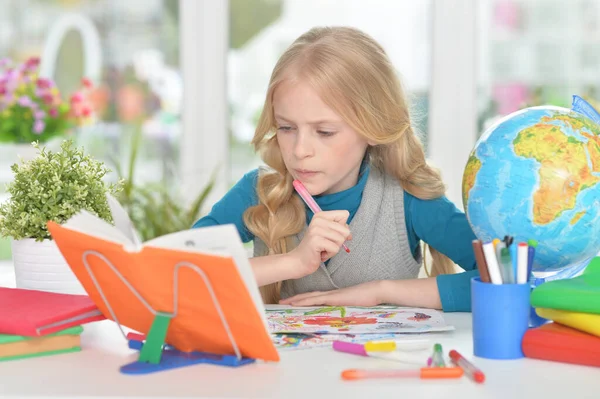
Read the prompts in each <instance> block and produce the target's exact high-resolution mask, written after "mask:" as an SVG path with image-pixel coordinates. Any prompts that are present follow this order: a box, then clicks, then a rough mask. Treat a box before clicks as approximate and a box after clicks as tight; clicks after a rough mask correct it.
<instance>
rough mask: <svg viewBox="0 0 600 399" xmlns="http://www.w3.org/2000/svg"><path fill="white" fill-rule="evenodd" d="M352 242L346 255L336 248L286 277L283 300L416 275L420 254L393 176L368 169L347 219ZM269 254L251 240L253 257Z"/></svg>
mask: <svg viewBox="0 0 600 399" xmlns="http://www.w3.org/2000/svg"><path fill="white" fill-rule="evenodd" d="M305 231H306V226H305V227H304V230H303V231H301V232H300V233H298V234H297V235H296V236H295V237H293V244H294V247H295V246H297V245H298V243H299V242H300V241H301V240H302V237H304V232H305ZM350 231H351V232H352V240H351V241H348V242H347V243H346V245H347V246H348V248H349V249H350V253H349V254H348V253H346V252H345V251H344V250H340V252H338V253H337V254H336V255H335V256H334V257H333V258H331V259H330V260H329V262H328V263H327V265H325V263H321V266H320V267H319V268H318V269H317V270H316V271H315V272H314V273H312V274H310V275H308V276H304V277H302V278H299V279H296V280H286V281H284V282H283V284H282V287H281V298H288V297H290V296H293V295H297V294H302V293H304V292H310V291H330V290H333V289H336V288H344V287H350V286H354V285H357V284H360V283H364V282H367V281H372V280H402V279H411V278H417V277H418V275H419V269H420V267H421V252H420V250H419V252H418V256H417V259H416V260H415V258H414V257H413V255H412V252H411V250H410V248H409V245H408V237H407V234H406V221H405V220H404V190H403V189H402V187H401V186H400V184H399V183H398V181H397V180H396V179H394V178H393V177H392V176H389V175H387V174H384V173H382V172H380V171H379V170H378V169H376V168H374V167H371V169H370V172H369V177H368V178H367V183H366V185H365V189H364V192H363V196H362V200H361V203H360V206H359V208H358V210H357V211H356V214H355V215H354V218H353V219H352V221H351V222H350ZM268 253H269V250H268V248H267V246H266V244H265V243H264V242H263V241H262V240H261V239H260V238H258V237H255V238H254V256H264V255H267V254H268Z"/></svg>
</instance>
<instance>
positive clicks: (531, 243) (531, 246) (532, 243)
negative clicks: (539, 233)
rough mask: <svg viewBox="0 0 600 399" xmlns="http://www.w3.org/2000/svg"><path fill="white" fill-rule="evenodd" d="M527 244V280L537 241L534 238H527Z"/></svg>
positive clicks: (529, 275)
mask: <svg viewBox="0 0 600 399" xmlns="http://www.w3.org/2000/svg"><path fill="white" fill-rule="evenodd" d="M527 245H529V250H528V252H527V280H529V279H530V278H531V272H532V270H533V258H534V257H535V249H536V247H537V245H538V243H537V241H536V240H528V241H527Z"/></svg>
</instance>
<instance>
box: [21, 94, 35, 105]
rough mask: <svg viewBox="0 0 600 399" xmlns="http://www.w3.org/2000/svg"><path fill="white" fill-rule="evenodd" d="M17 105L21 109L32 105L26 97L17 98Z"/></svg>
mask: <svg viewBox="0 0 600 399" xmlns="http://www.w3.org/2000/svg"><path fill="white" fill-rule="evenodd" d="M18 103H19V105H20V106H21V107H31V106H32V105H33V101H31V98H29V97H28V96H21V97H19V100H18Z"/></svg>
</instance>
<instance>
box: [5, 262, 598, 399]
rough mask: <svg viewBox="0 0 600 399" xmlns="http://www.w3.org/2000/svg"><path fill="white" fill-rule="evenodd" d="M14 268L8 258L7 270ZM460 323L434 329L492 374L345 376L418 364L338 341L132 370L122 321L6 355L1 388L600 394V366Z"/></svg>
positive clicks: (42, 391) (462, 319) (274, 394)
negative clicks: (61, 345)
mask: <svg viewBox="0 0 600 399" xmlns="http://www.w3.org/2000/svg"><path fill="white" fill-rule="evenodd" d="M7 273H10V270H9V268H8V267H7V266H6V265H5V266H4V267H3V266H0V277H2V276H1V275H2V274H4V280H0V281H6V274H7ZM445 318H446V320H447V322H448V323H449V324H452V325H454V326H455V327H456V330H455V331H452V332H445V333H432V334H427V335H426V336H427V337H429V338H430V339H431V342H432V343H434V342H439V343H441V344H442V346H443V348H444V351H445V352H446V353H447V351H448V350H450V349H457V350H458V351H459V352H461V353H462V354H463V355H465V356H467V357H468V358H469V359H471V360H472V361H473V362H474V363H475V364H476V365H477V366H478V367H479V368H481V369H482V370H483V371H484V373H485V374H486V382H485V383H484V384H482V385H478V384H475V383H474V382H472V381H471V380H469V379H468V378H466V377H463V378H461V379H458V380H446V381H443V380H435V381H434V380H432V381H424V380H419V379H395V380H389V379H388V380H363V381H351V382H347V381H342V380H341V379H340V372H341V371H342V370H344V369H347V368H372V367H388V368H389V367H398V368H400V367H402V368H406V367H411V366H406V365H402V364H400V363H392V362H389V361H385V360H377V359H371V358H363V357H359V356H354V355H349V354H344V353H338V352H334V351H333V350H332V349H330V348H317V349H305V350H296V351H282V352H281V361H280V362H279V363H257V364H253V365H248V366H244V367H241V368H238V369H230V368H225V367H219V366H210V365H195V366H189V367H186V368H181V369H177V370H170V371H164V372H160V373H156V374H148V375H140V376H128V375H124V374H121V373H120V372H119V367H120V366H121V365H123V364H126V363H129V362H131V361H134V360H135V359H136V355H137V352H135V351H133V350H130V349H128V348H127V343H126V342H125V340H124V338H123V337H122V336H121V334H120V332H119V330H118V328H117V326H116V325H115V324H114V323H113V322H111V321H102V322H97V323H93V324H90V325H87V326H85V332H84V333H83V335H82V340H83V343H82V345H83V350H82V351H81V352H78V353H70V354H63V355H56V356H48V357H40V358H32V359H27V360H17V361H9V362H0V395H2V396H3V397H4V396H18V397H21V396H36V397H83V396H96V397H115V396H117V397H134V396H135V397H192V396H193V397H227V398H231V397H236V398H302V399H305V398H311V399H312V398H332V399H334V398H343V399H349V398H372V399H375V398H386V397H390V398H410V399H412V398H436V399H438V398H459V399H463V398H501V399H507V398H513V397H516V398H537V397H540V398H545V397H553V398H554V397H561V396H563V397H566V398H569V397H577V398H592V397H594V398H598V397H599V396H598V395H599V394H598V389H599V388H600V381H599V380H600V370H599V369H596V368H592V367H583V366H574V365H567V364H561V363H553V362H544V361H538V360H532V359H522V360H511V361H492V360H485V359H478V358H473V357H472V344H471V315H470V314H469V313H449V314H445Z"/></svg>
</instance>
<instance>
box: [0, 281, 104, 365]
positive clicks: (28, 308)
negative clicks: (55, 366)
mask: <svg viewBox="0 0 600 399" xmlns="http://www.w3.org/2000/svg"><path fill="white" fill-rule="evenodd" d="M104 318H105V317H104V315H103V314H102V312H101V311H100V310H99V309H98V308H97V307H96V305H95V304H94V302H93V301H92V300H91V299H90V298H89V297H88V296H86V295H71V294H58V293H53V292H45V291H36V290H25V289H18V288H4V287H0V361H3V360H14V359H22V358H29V357H34V356H44V355H54V354H59V353H68V352H75V351H79V350H81V338H80V335H81V333H82V331H83V327H82V326H81V325H82V324H85V323H89V322H93V321H98V320H103V319H104Z"/></svg>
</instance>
